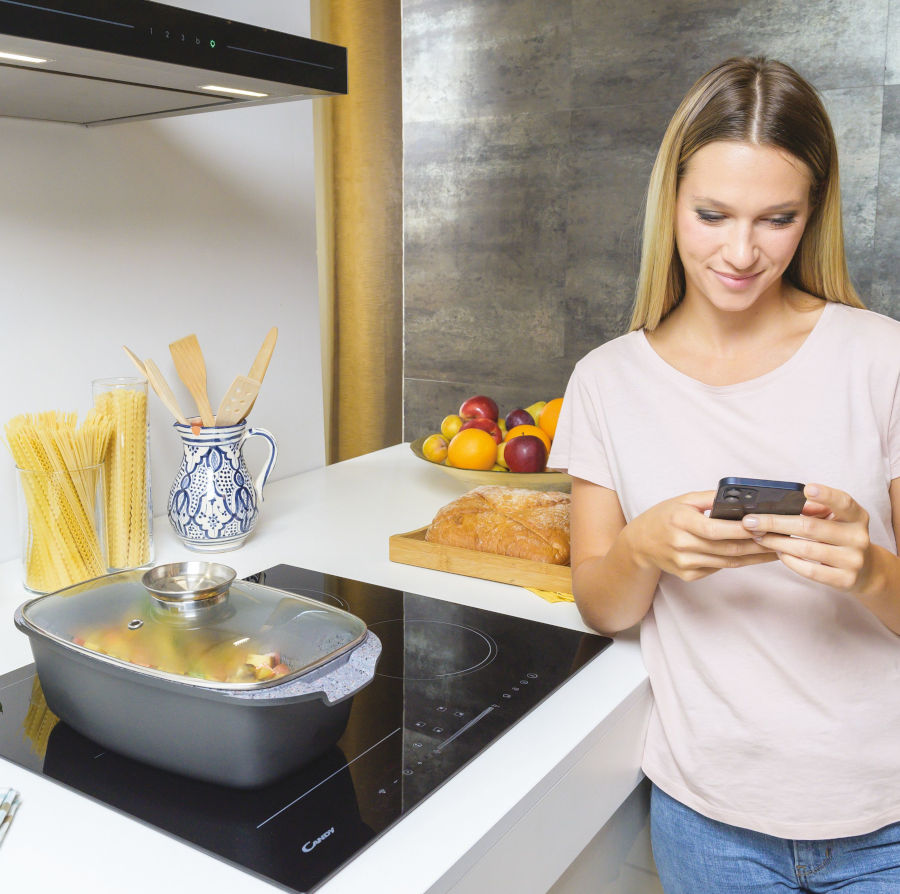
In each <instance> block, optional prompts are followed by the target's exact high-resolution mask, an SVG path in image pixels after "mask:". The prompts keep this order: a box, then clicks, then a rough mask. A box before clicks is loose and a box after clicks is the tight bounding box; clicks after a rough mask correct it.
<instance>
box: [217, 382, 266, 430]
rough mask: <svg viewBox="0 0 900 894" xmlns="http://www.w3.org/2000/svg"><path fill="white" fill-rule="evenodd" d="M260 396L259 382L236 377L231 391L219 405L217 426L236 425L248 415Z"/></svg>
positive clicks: (228, 391) (230, 388)
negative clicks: (257, 396) (258, 395)
mask: <svg viewBox="0 0 900 894" xmlns="http://www.w3.org/2000/svg"><path fill="white" fill-rule="evenodd" d="M257 394H259V382H257V381H255V380H254V379H251V378H249V377H248V376H235V379H234V381H233V382H232V383H231V386H230V387H229V389H228V390H227V391H226V392H225V397H223V398H222V403H220V404H219V410H218V412H217V413H216V425H217V426H220V427H221V426H223V425H236V424H237V423H238V422H240V421H241V420H242V419H243V418H244V417H245V416H246V415H247V413H249V412H250V407H251V406H252V405H253V401H254V400H256V395H257Z"/></svg>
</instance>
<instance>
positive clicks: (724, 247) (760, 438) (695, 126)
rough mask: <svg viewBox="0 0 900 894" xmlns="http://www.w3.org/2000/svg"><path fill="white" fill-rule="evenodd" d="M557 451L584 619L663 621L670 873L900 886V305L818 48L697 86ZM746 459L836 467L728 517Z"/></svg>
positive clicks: (776, 467)
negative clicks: (864, 230) (847, 226)
mask: <svg viewBox="0 0 900 894" xmlns="http://www.w3.org/2000/svg"><path fill="white" fill-rule="evenodd" d="M550 465H551V466H553V467H555V468H565V469H567V470H568V471H569V473H570V474H571V475H572V477H573V485H572V571H573V581H574V590H575V598H576V602H577V605H578V607H579V610H580V611H581V614H582V616H583V618H584V619H585V621H586V622H587V623H588V624H590V625H591V626H592V627H594V628H596V629H597V630H600V631H604V632H612V633H614V632H617V631H621V630H624V629H625V628H628V627H630V626H631V625H633V624H635V623H637V622H639V621H640V622H641V646H642V651H643V655H644V660H645V663H646V666H647V669H648V672H649V675H650V681H651V684H652V687H653V693H654V708H653V712H652V715H651V720H650V726H649V729H648V733H647V740H646V745H645V751H644V758H643V767H644V771H645V773H646V774H647V776H648V777H649V778H650V780H651V782H652V783H653V790H652V799H651V805H652V806H651V831H652V841H653V849H654V855H655V858H656V862H657V866H658V869H659V873H660V879H661V880H662V883H663V887H664V889H665V890H666V892H667V894H676V892H679V894H680V892H684V894H706V892H709V894H713V892H715V894H727V892H744V891H759V892H769V891H825V890H836V889H837V888H839V889H840V890H841V891H842V892H853V891H858V892H863V891H865V892H882V891H883V892H888V891H891V892H897V891H900V638H898V634H900V559H898V556H897V542H898V539H900V323H897V322H895V321H894V320H891V319H889V318H886V317H882V316H879V315H877V314H874V313H871V312H869V311H867V310H864V309H863V307H862V304H861V302H860V300H859V298H858V297H857V295H856V293H855V291H854V289H853V286H852V285H851V284H850V281H849V277H848V274H847V268H846V263H845V259H844V249H843V236H842V226H841V211H840V189H839V181H838V165H837V154H836V147H835V141H834V136H833V133H832V130H831V126H830V124H829V121H828V117H827V115H826V113H825V111H824V108H823V107H822V104H821V101H820V99H819V97H818V95H817V94H816V92H815V91H814V89H813V88H812V87H811V86H810V85H809V84H808V83H807V82H806V81H804V80H803V79H802V78H801V77H800V76H799V75H798V74H797V73H796V72H795V71H793V69H791V68H789V67H788V66H786V65H783V64H781V63H777V62H773V61H767V60H765V59H731V60H728V61H727V62H724V63H723V64H721V65H719V66H717V67H716V68H714V69H713V70H711V71H710V72H708V73H707V74H706V75H705V76H704V77H702V78H701V79H700V80H699V81H698V82H697V83H696V84H695V85H694V87H693V88H692V89H691V91H690V92H689V93H688V95H687V96H686V98H685V99H684V101H683V102H682V104H681V106H680V107H679V108H678V110H677V111H676V113H675V116H674V117H673V119H672V121H671V122H670V124H669V127H668V129H667V131H666V134H665V136H664V138H663V141H662V145H661V148H660V151H659V155H658V157H657V160H656V163H655V165H654V168H653V173H652V175H651V181H650V188H649V191H648V201H647V211H646V217H645V225H644V245H643V255H642V263H641V272H640V279H639V283H638V293H637V300H636V304H635V310H634V316H633V319H632V325H631V331H630V332H629V333H628V334H627V335H624V336H622V337H620V338H617V339H614V340H612V341H610V342H608V343H606V344H604V345H602V346H601V347H599V348H597V349H596V350H594V351H592V352H591V353H590V354H588V355H587V357H585V358H584V359H582V360H581V361H580V362H579V363H578V364H577V366H576V369H575V371H574V373H573V375H572V379H571V381H570V383H569V386H568V388H567V390H566V396H565V401H564V405H563V412H562V416H561V418H560V422H559V425H558V429H557V434H556V439H555V441H554V445H553V450H552V454H551V457H550ZM728 476H740V477H751V478H766V479H781V480H787V481H801V482H814V483H809V484H807V485H806V487H805V491H804V493H805V496H806V499H807V502H806V505H805V507H804V510H803V514H802V515H795V516H774V515H761V514H752V515H749V516H747V517H745V518H744V519H743V520H742V521H726V520H721V519H715V518H710V517H709V514H708V510H709V509H710V508H711V506H712V502H713V496H714V489H715V486H716V483H717V481H718V480H719V479H720V478H724V477H728Z"/></svg>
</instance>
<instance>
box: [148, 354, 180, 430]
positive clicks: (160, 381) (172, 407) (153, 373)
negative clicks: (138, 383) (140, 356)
mask: <svg viewBox="0 0 900 894" xmlns="http://www.w3.org/2000/svg"><path fill="white" fill-rule="evenodd" d="M144 369H145V375H146V376H147V380H148V381H149V382H150V385H151V387H152V388H153V390H154V391H155V392H156V394H157V396H158V397H159V399H160V400H161V401H162V402H163V404H165V406H166V407H167V408H168V410H169V412H170V413H171V414H172V415H173V416H174V417H175V418H176V419H177V420H178V422H180V423H181V424H182V425H188V421H187V419H186V418H185V415H184V413H182V412H181V407H179V406H178V401H177V400H176V399H175V395H174V394H173V393H172V389H171V388H170V387H169V383H168V382H167V381H166V380H165V378H164V376H163V374H162V373H161V372H160V371H159V367H158V366H157V365H156V364H155V363H154V362H153V361H152V360H150V359H149V358H147V362H146V363H145V364H144Z"/></svg>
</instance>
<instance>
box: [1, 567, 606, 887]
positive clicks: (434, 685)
mask: <svg viewBox="0 0 900 894" xmlns="http://www.w3.org/2000/svg"><path fill="white" fill-rule="evenodd" d="M250 580H253V581H255V582H258V583H264V584H267V585H270V586H273V587H277V588H279V589H283V590H288V591H293V592H297V593H301V594H303V595H305V596H309V597H311V598H317V599H319V600H320V601H325V602H328V603H330V604H334V605H337V606H338V607H341V608H345V609H347V610H348V611H351V612H353V613H354V614H356V615H358V616H359V617H361V618H362V619H363V620H364V621H365V622H366V623H367V625H368V626H369V627H370V628H371V629H372V630H374V631H375V632H376V634H377V635H378V636H379V638H380V639H381V640H382V646H383V652H382V660H381V662H380V663H379V665H378V667H377V668H376V676H375V678H374V679H373V681H372V683H371V684H370V685H369V686H367V687H366V688H364V689H363V690H362V691H361V692H359V693H358V694H357V695H356V696H355V697H354V700H353V704H352V709H351V712H350V719H349V722H348V725H347V730H346V732H345V733H344V735H343V736H342V737H341V739H340V740H338V742H337V744H336V745H334V746H332V747H331V748H330V749H329V750H328V751H327V752H326V753H325V754H323V755H322V756H321V757H320V758H318V759H316V760H315V761H314V762H312V763H311V764H309V765H307V766H306V767H303V768H301V769H300V770H298V771H297V772H296V773H292V774H291V775H289V776H287V777H284V778H282V779H279V780H278V781H276V782H274V783H272V784H270V785H267V786H264V787H262V788H259V789H251V790H241V789H231V788H226V787H224V786H217V785H213V784H210V783H204V782H199V781H197V780H193V779H189V778H186V777H182V776H177V775H175V774H173V773H168V772H166V771H163V770H159V769H156V768H154V767H150V766H148V765H145V764H141V763H139V762H137V761H133V760H130V759H128V758H125V757H123V756H121V755H119V754H116V753H114V752H111V751H107V750H105V749H103V748H102V747H101V746H99V745H97V744H95V743H94V742H92V741H91V740H89V739H87V738H85V737H83V736H81V735H80V734H78V733H76V732H75V731H74V730H72V729H71V728H70V727H68V726H67V725H66V724H64V723H55V725H53V721H54V720H55V718H53V717H52V715H47V714H46V713H42V708H41V704H40V702H41V698H40V690H39V684H38V683H37V680H36V678H35V676H34V667H33V665H30V666H28V667H25V668H20V669H19V670H17V671H13V672H12V673H9V674H6V675H5V676H2V677H0V703H2V708H3V710H2V712H0V755H2V756H3V757H6V758H8V759H9V760H12V761H13V762H15V763H18V764H21V765H22V766H25V767H27V768H28V769H30V770H32V771H34V772H36V773H40V774H42V775H44V776H45V777H48V778H50V779H53V780H56V781H58V782H60V783H62V784H63V785H65V786H67V787H69V788H72V789H74V790H76V791H78V792H81V793H83V794H85V795H87V796H88V797H91V798H93V799H94V800H97V801H100V802H102V803H105V804H107V805H108V806H110V807H112V808H114V809H116V810H119V811H121V812H123V813H125V814H126V815H128V816H131V817H134V818H135V819H138V820H139V821H142V822H145V823H148V824H150V825H152V826H154V827H156V828H158V829H160V830H162V831H164V832H166V833H168V834H170V835H172V836H174V837H176V838H178V839H180V840H182V841H184V842H186V843H187V844H189V845H192V846H194V847H197V848H199V849H202V850H203V851H205V852H207V853H209V854H211V855H213V856H216V857H219V858H220V859H224V860H225V861H227V862H229V863H231V864H233V865H235V866H237V867H238V868H240V869H243V870H245V871H247V872H250V873H252V874H254V875H257V876H259V877H261V878H263V879H265V880H267V881H269V882H273V883H275V884H277V885H279V886H282V887H283V888H285V890H287V891H291V892H305V891H313V890H315V889H316V888H318V887H319V886H320V885H321V884H322V883H324V882H325V881H326V880H327V879H328V878H329V877H331V876H332V875H333V874H334V873H335V872H338V871H339V870H340V868H341V867H342V866H343V865H344V864H345V863H346V862H348V861H349V860H352V859H353V858H354V857H355V856H356V855H358V854H359V853H360V852H361V851H362V850H364V849H365V848H367V847H368V846H369V845H370V844H372V842H374V841H375V840H377V838H378V837H379V836H380V835H381V834H382V833H383V832H384V831H386V830H387V829H388V828H390V827H391V826H392V825H393V824H394V823H396V822H397V821H398V820H400V819H403V818H404V817H406V816H407V815H408V814H409V812H410V811H411V810H413V809H414V808H415V806H416V805H417V804H419V803H421V802H422V800H423V799H425V798H427V797H428V796H429V795H431V794H432V793H433V792H435V791H436V790H437V789H438V788H440V786H441V785H443V784H444V782H446V781H447V780H448V779H450V778H451V777H452V776H453V775H454V774H455V773H456V772H458V771H459V770H460V769H461V768H462V767H463V766H465V764H467V763H468V762H469V761H470V760H471V759H472V758H474V757H475V756H476V755H477V754H479V753H480V752H481V751H483V750H484V749H485V748H486V747H487V746H488V745H490V744H491V742H493V741H495V740H496V739H497V738H498V737H499V736H501V735H502V734H503V733H504V732H505V731H506V730H508V729H509V728H510V727H511V726H512V725H514V724H515V723H516V722H517V721H518V720H520V719H521V718H522V717H523V716H524V715H525V714H527V713H528V712H529V711H530V710H532V709H533V708H534V707H536V706H537V705H538V704H539V703H540V702H541V701H542V700H543V699H544V698H546V697H547V696H548V695H549V694H550V693H551V692H553V690H554V689H556V688H557V687H558V686H560V685H561V684H562V683H563V682H565V680H566V679H568V678H569V677H570V676H571V675H572V674H574V673H576V672H577V671H578V670H579V669H580V668H581V667H582V666H583V665H584V664H585V663H586V662H587V661H589V660H590V659H591V658H593V657H594V656H595V655H597V654H599V653H600V652H601V651H603V649H605V648H606V647H607V646H608V645H609V644H610V643H611V642H612V641H611V640H610V639H608V638H606V637H601V636H598V635H594V634H586V633H580V632H578V631H574V630H568V629H565V628H561V627H555V626H552V625H548V624H540V623H537V622H533V621H527V620H523V619H521V618H515V617H510V616H508V615H503V614H498V613H495V612H489V611H484V610H480V609H474V608H470V607H468V606H463V605H457V604H456V603H452V602H445V601H443V600H439V599H430V598H427V597H424V596H419V595H416V594H412V593H403V592H401V591H398V590H392V589H389V588H385V587H377V586H374V585H371V584H365V583H361V582H359V581H354V580H349V579H347V578H341V577H335V576H330V575H323V574H321V573H318V572H313V571H309V570H306V569H300V568H294V567H292V566H287V565H279V566H276V567H275V568H271V569H268V570H266V571H264V572H260V573H259V574H257V575H253V576H252V577H251V578H250ZM36 693H37V695H36ZM43 710H44V712H46V707H45V706H44V709H43ZM23 731H24V732H25V734H24V735H23ZM173 804H177V805H178V809H177V810H173V809H172V805H173Z"/></svg>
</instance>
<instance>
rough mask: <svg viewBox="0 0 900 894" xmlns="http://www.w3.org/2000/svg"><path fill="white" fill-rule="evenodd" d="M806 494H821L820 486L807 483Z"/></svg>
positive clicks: (812, 495) (814, 495) (810, 495)
mask: <svg viewBox="0 0 900 894" xmlns="http://www.w3.org/2000/svg"><path fill="white" fill-rule="evenodd" d="M806 496H807V497H817V496H819V488H817V487H816V486H815V485H814V484H807V485H806Z"/></svg>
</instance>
